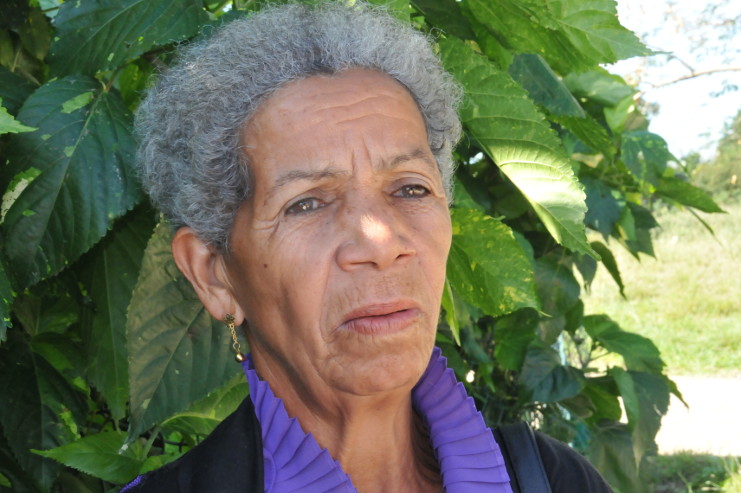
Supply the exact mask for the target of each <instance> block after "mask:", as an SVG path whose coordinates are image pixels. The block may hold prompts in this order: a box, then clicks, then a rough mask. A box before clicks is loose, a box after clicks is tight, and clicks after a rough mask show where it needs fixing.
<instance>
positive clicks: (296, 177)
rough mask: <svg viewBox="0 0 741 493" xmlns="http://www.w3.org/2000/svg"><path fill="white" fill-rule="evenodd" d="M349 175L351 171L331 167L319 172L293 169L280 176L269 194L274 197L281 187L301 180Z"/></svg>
mask: <svg viewBox="0 0 741 493" xmlns="http://www.w3.org/2000/svg"><path fill="white" fill-rule="evenodd" d="M348 174H349V171H346V170H342V169H337V168H331V167H330V168H324V169H319V170H304V169H292V170H290V171H287V172H285V173H283V174H282V175H280V176H278V178H277V179H276V180H275V183H274V184H273V186H272V187H270V191H269V194H270V195H273V194H274V193H276V192H277V191H278V189H280V188H281V187H284V186H286V185H288V184H289V183H293V182H295V181H300V180H308V181H319V180H323V179H325V178H336V177H339V176H347V175H348Z"/></svg>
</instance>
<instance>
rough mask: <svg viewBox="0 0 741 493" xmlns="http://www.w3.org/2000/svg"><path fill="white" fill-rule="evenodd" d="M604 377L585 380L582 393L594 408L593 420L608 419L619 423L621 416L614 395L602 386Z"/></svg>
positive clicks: (620, 410) (616, 397)
mask: <svg viewBox="0 0 741 493" xmlns="http://www.w3.org/2000/svg"><path fill="white" fill-rule="evenodd" d="M603 382H604V377H599V378H587V379H586V385H585V386H584V390H583V391H582V393H583V394H584V395H585V396H587V397H588V398H589V400H590V401H591V402H592V406H593V407H594V412H593V414H592V416H591V418H592V419H593V420H601V419H609V420H611V421H619V420H620V417H621V416H622V414H623V411H622V409H621V408H620V401H619V400H618V396H617V395H616V393H613V392H610V391H609V390H608V389H607V388H606V387H607V386H606V385H604V383H603Z"/></svg>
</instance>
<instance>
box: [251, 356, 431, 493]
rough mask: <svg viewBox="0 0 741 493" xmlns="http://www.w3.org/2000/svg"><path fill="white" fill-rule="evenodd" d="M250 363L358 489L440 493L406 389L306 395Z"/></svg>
mask: <svg viewBox="0 0 741 493" xmlns="http://www.w3.org/2000/svg"><path fill="white" fill-rule="evenodd" d="M255 366H256V369H257V371H258V374H260V376H261V378H263V379H264V380H266V381H267V382H268V383H269V384H270V386H271V388H272V389H273V392H275V394H276V396H277V397H280V398H281V399H282V400H283V404H284V405H285V408H286V411H287V412H288V414H289V416H291V417H294V418H296V419H297V420H298V421H299V423H301V427H302V428H303V430H304V431H305V432H307V433H311V434H312V435H313V436H314V439H315V440H316V441H317V443H318V444H319V445H320V446H321V447H323V448H326V449H327V450H328V451H329V453H330V455H331V456H332V457H333V458H334V459H335V460H336V461H338V462H339V463H340V465H341V466H342V469H343V470H344V471H345V472H346V473H347V475H348V476H349V477H350V479H351V480H352V482H353V485H354V486H355V487H356V488H357V490H358V491H359V492H360V493H379V492H387V491H404V492H410V493H421V492H439V491H443V488H442V481H441V478H440V471H439V466H438V464H437V460H436V459H435V455H434V452H433V449H432V444H431V442H430V439H429V436H428V433H427V428H426V426H425V425H424V423H423V422H422V419H421V417H419V416H418V415H417V414H416V413H415V411H414V409H413V406H412V398H411V388H408V389H406V388H399V389H394V390H393V391H391V392H388V393H385V394H383V395H373V396H357V395H342V396H337V395H335V394H333V395H331V396H326V397H327V398H326V399H321V398H317V396H312V397H313V398H307V397H308V396H307V395H305V394H303V393H301V394H299V393H298V392H297V390H296V386H295V385H286V383H287V382H285V381H282V380H283V378H282V376H281V375H277V374H275V373H273V372H271V371H270V369H268V368H265V370H266V371H265V372H263V371H261V370H262V369H261V368H260V361H259V358H256V360H255ZM275 380H277V381H275ZM294 383H295V382H294Z"/></svg>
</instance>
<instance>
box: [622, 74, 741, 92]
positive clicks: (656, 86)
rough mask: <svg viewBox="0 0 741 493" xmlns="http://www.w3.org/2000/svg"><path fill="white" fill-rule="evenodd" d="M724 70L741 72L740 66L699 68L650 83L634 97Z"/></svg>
mask: <svg viewBox="0 0 741 493" xmlns="http://www.w3.org/2000/svg"><path fill="white" fill-rule="evenodd" d="M724 72H741V67H723V68H714V69H710V70H701V71H699V72H695V71H692V73H690V74H687V75H683V76H681V77H677V78H676V79H672V80H668V81H665V82H660V83H658V84H651V87H649V88H648V89H644V90H643V91H640V92H639V93H637V94H636V95H635V96H634V99H638V98H640V97H641V96H643V95H644V94H646V93H647V92H648V91H651V90H653V89H659V88H661V87H666V86H671V85H672V84H676V83H678V82H683V81H685V80H690V79H695V78H697V77H702V76H704V75H712V74H720V73H724Z"/></svg>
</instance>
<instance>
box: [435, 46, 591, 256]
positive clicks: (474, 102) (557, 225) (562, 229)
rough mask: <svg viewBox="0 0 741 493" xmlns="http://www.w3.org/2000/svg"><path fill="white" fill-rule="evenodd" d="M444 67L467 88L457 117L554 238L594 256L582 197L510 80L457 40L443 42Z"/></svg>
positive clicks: (559, 151)
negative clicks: (588, 236)
mask: <svg viewBox="0 0 741 493" xmlns="http://www.w3.org/2000/svg"><path fill="white" fill-rule="evenodd" d="M440 46H441V54H442V59H443V63H444V65H445V67H446V68H447V69H448V70H450V71H451V72H452V73H453V75H454V76H455V77H456V78H457V79H458V81H459V82H460V83H461V84H462V85H463V87H464V88H465V89H466V93H467V98H466V101H465V102H464V104H463V106H462V108H461V119H462V121H463V123H464V125H465V126H466V128H467V129H468V131H469V132H470V133H471V135H472V136H473V138H474V139H475V140H476V141H478V143H479V144H480V145H481V148H482V149H484V150H485V151H486V153H487V154H489V156H491V158H492V159H493V160H494V161H495V162H496V163H497V165H498V166H499V168H500V169H501V170H502V172H503V173H504V174H505V175H507V177H508V178H509V179H510V180H511V181H512V183H514V184H515V186H517V188H518V189H519V190H520V191H521V192H522V194H523V195H524V196H525V197H526V198H527V199H528V201H529V202H530V204H531V206H532V207H533V209H534V210H535V212H536V213H537V214H538V217H540V219H541V221H543V224H544V225H545V226H546V228H547V229H548V231H549V232H550V233H551V235H552V236H553V238H554V239H555V240H556V241H558V242H559V243H561V244H563V245H564V246H566V247H567V248H570V249H572V250H574V251H578V252H585V253H588V254H590V255H595V254H594V252H592V250H591V248H590V247H589V244H588V243H587V240H586V236H585V233H584V215H585V213H586V211H587V208H586V205H585V203H584V199H585V194H584V191H583V190H582V187H581V184H580V183H579V182H578V180H577V179H576V177H575V176H574V173H573V170H572V169H571V165H570V163H569V160H568V158H567V157H566V155H565V151H564V150H563V147H562V146H561V143H560V141H559V140H558V138H557V137H556V135H555V134H554V133H553V132H552V131H551V130H550V127H549V125H548V124H547V122H546V121H545V120H544V118H543V116H542V115H541V114H540V113H539V112H538V110H537V108H536V107H535V105H534V104H533V102H532V101H531V100H530V99H528V97H527V94H526V93H525V91H524V90H523V89H522V88H521V87H520V86H518V85H517V84H516V83H515V82H514V81H513V80H512V79H511V77H510V76H509V75H508V74H506V73H504V72H502V71H500V70H499V69H497V68H496V67H495V66H494V65H492V64H491V63H490V62H489V61H488V60H486V59H485V58H484V57H482V56H480V55H477V54H476V53H474V52H473V51H471V49H470V48H469V47H467V46H466V45H464V44H463V43H462V42H460V41H457V40H450V39H447V40H442V41H441V42H440Z"/></svg>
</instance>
